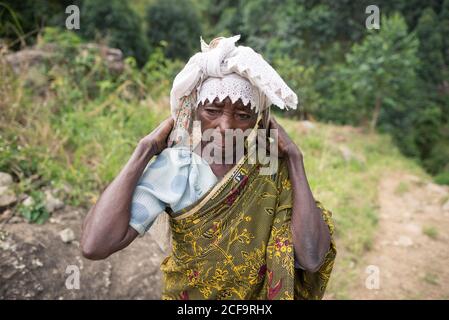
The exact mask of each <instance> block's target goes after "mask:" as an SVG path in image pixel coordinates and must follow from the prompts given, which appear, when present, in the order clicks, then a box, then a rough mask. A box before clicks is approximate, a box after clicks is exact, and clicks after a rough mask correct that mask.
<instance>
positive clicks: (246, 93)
mask: <svg viewBox="0 0 449 320" xmlns="http://www.w3.org/2000/svg"><path fill="white" fill-rule="evenodd" d="M198 89H199V91H198V98H197V104H196V105H197V106H198V105H199V104H200V103H202V104H204V103H205V101H206V99H207V100H208V101H209V102H213V101H214V100H215V98H218V100H219V101H223V100H224V99H225V98H226V97H229V99H230V100H231V102H232V103H235V102H236V101H237V100H239V99H241V100H242V103H243V105H245V106H247V105H248V104H250V105H251V109H256V110H257V109H259V105H260V102H259V101H260V99H259V90H257V88H256V87H254V86H253V85H252V84H251V83H250V82H249V81H248V80H246V79H245V78H243V77H241V76H239V75H238V74H236V73H231V74H227V75H225V76H224V77H223V78H218V77H209V78H207V79H206V80H205V81H204V82H203V83H202V85H201V86H199V88H198Z"/></svg>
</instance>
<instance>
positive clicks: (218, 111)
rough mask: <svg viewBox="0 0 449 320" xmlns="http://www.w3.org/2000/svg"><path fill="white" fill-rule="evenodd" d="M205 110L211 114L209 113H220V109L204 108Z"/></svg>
mask: <svg viewBox="0 0 449 320" xmlns="http://www.w3.org/2000/svg"><path fill="white" fill-rule="evenodd" d="M206 112H207V113H209V114H211V115H217V114H219V113H220V110H216V109H206Z"/></svg>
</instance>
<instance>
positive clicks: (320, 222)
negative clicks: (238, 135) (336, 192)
mask: <svg viewBox="0 0 449 320" xmlns="http://www.w3.org/2000/svg"><path fill="white" fill-rule="evenodd" d="M270 129H278V143H279V152H280V154H281V156H284V157H286V158H287V164H288V171H289V177H290V182H291V184H292V189H293V208H292V223H291V225H292V237H293V239H292V240H293V247H294V251H295V255H296V259H297V260H298V262H299V264H300V266H301V267H303V268H304V269H305V270H307V271H311V272H316V271H318V270H319V268H320V266H321V264H322V263H323V261H324V259H325V256H326V253H327V252H328V251H329V247H330V240H331V237H330V232H329V228H328V226H327V225H326V223H325V222H324V219H323V217H322V214H321V210H320V209H319V208H318V207H317V205H316V202H315V199H314V197H313V194H312V191H311V190H310V186H309V182H308V181H307V177H306V172H305V170H304V163H303V157H302V153H301V151H300V150H299V148H298V147H297V146H296V144H295V143H294V142H293V141H292V140H291V139H290V138H289V137H288V135H287V133H286V132H285V130H284V129H283V128H282V127H281V126H280V125H279V124H278V123H277V122H276V121H275V120H274V119H272V120H271V123H270Z"/></svg>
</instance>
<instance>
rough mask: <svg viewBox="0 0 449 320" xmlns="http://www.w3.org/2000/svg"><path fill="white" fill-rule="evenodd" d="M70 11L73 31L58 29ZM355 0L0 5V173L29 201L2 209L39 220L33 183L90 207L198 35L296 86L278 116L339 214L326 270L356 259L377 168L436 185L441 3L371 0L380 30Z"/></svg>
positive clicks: (448, 26) (447, 75)
mask: <svg viewBox="0 0 449 320" xmlns="http://www.w3.org/2000/svg"><path fill="white" fill-rule="evenodd" d="M71 4H76V5H78V6H79V8H80V11H81V15H80V27H81V28H80V30H73V31H69V30H67V29H66V28H65V19H66V18H67V16H68V14H66V13H65V8H66V7H67V6H68V5H71ZM370 4H372V3H371V1H365V0H361V1H349V0H340V1H331V0H281V1H274V0H247V1H243V0H227V1H218V0H182V1H175V0H131V1H120V0H59V1H57V0H47V1H34V0H22V1H6V0H0V74H1V77H0V154H1V156H0V171H4V172H8V173H10V174H11V175H13V177H14V181H15V182H16V184H15V188H16V190H15V192H16V194H27V195H30V196H31V197H33V199H34V200H35V206H34V208H31V209H30V208H29V207H25V206H23V205H22V204H21V203H20V202H18V203H17V211H18V212H22V214H23V216H25V217H26V218H27V220H29V221H30V222H43V221H45V220H46V218H48V213H46V212H45V209H44V208H43V206H42V205H41V204H42V195H43V191H42V192H40V191H39V190H41V188H43V187H44V186H51V187H52V188H54V190H59V191H60V192H61V194H62V195H61V197H63V198H64V201H65V202H66V203H68V204H71V205H74V206H85V207H88V206H90V205H91V204H93V203H94V202H95V201H96V198H97V197H98V195H99V193H100V191H101V189H103V188H104V187H105V186H106V185H107V184H108V183H109V182H110V181H111V180H112V179H113V178H114V177H115V176H116V174H117V173H118V172H119V170H120V169H121V167H122V166H123V165H124V164H125V163H126V161H127V160H128V158H129V156H130V154H131V153H132V151H133V150H134V148H135V146H136V143H137V142H138V140H139V139H140V138H141V137H143V136H144V135H146V134H148V133H149V132H151V130H152V129H153V128H155V127H156V126H157V125H158V124H159V122H160V121H161V120H162V119H164V118H165V117H167V116H168V115H169V101H168V94H169V90H170V87H171V82H172V81H173V78H174V76H175V75H176V74H177V72H178V71H179V70H180V69H181V68H182V67H183V65H184V64H185V63H186V62H187V59H188V58H189V57H190V56H191V55H193V54H194V53H195V52H197V51H199V50H200V43H199V39H200V36H202V37H203V38H204V39H205V41H206V42H209V41H210V40H212V39H213V38H215V37H217V36H230V35H234V34H241V41H240V42H239V44H241V45H248V46H251V47H253V48H254V49H255V50H256V51H258V52H260V53H261V54H262V55H263V56H264V57H265V59H266V60H268V61H269V62H270V63H271V64H272V65H273V66H274V68H275V69H276V70H278V72H279V73H280V74H281V76H282V77H283V78H284V79H285V80H286V82H287V83H288V85H289V86H291V87H292V88H293V89H294V90H295V91H296V92H297V94H298V97H299V98H300V101H301V107H300V108H299V110H297V111H289V112H288V113H287V114H281V113H279V114H277V116H279V117H282V116H287V117H288V118H290V119H289V120H287V119H284V120H281V123H282V124H283V125H285V127H286V129H287V131H288V132H289V133H290V134H291V136H292V137H294V139H295V140H296V141H297V142H298V144H299V145H300V147H301V149H302V150H303V151H304V153H305V154H306V168H307V170H308V174H309V175H310V180H311V184H312V188H313V189H314V192H316V194H317V197H318V198H319V199H320V200H322V202H323V203H325V204H326V206H328V207H330V208H331V209H332V210H333V211H334V212H337V213H338V214H337V215H336V216H335V220H336V224H337V229H336V230H337V237H338V238H340V241H341V243H342V244H343V246H342V247H343V250H344V251H345V252H346V253H344V255H343V256H344V261H343V262H342V263H343V266H342V267H340V268H345V266H347V265H349V264H350V263H353V262H354V261H357V257H358V256H359V255H360V253H362V252H363V251H364V250H367V249H368V250H369V248H370V246H371V244H372V243H371V242H372V236H373V234H374V231H375V228H374V227H375V225H376V223H377V219H378V218H377V215H376V210H377V209H378V207H377V202H376V194H377V184H378V181H379V177H380V176H381V175H382V173H383V172H385V170H386V168H388V169H395V168H396V169H398V170H399V169H401V170H407V171H412V172H414V173H415V174H417V175H421V176H427V175H430V176H431V177H432V179H434V181H435V182H436V183H439V184H446V185H449V161H448V159H449V120H448V119H449V37H448V36H447V35H448V34H449V0H430V1H417V0H411V1H410V0H409V1H405V0H398V1H394V2H392V1H385V0H378V1H376V5H377V6H378V7H379V8H380V13H381V23H380V29H379V30H375V29H373V30H368V29H366V27H365V19H366V18H367V17H368V14H367V13H365V8H366V7H367V6H368V5H370ZM116 49H120V50H116ZM297 120H306V122H303V123H305V124H307V125H305V126H304V125H302V126H300V127H298V123H299V122H298V121H297ZM310 128H314V129H310ZM341 155H343V156H341ZM345 272H346V271H345ZM342 273H343V271H342ZM348 279H350V278H346V277H341V278H340V279H339V280H338V283H337V284H335V286H338V287H339V288H340V289H339V290H340V292H341V288H343V287H344V282H346V283H347V282H349V280H348Z"/></svg>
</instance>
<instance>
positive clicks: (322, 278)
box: [295, 201, 337, 300]
mask: <svg viewBox="0 0 449 320" xmlns="http://www.w3.org/2000/svg"><path fill="white" fill-rule="evenodd" d="M316 204H317V206H318V208H319V209H320V210H321V213H322V215H323V219H324V221H325V222H326V224H327V226H328V227H329V232H330V235H331V242H330V246H329V250H328V251H327V253H326V255H325V257H324V260H323V262H322V264H321V266H320V269H319V270H318V271H317V272H309V271H305V270H303V269H295V300H296V299H298V300H304V299H307V300H309V299H314V300H318V299H322V298H323V296H324V292H325V290H326V287H327V285H328V282H329V278H330V275H331V273H332V268H333V266H334V262H335V257H336V255H337V247H336V245H335V240H334V223H333V221H332V212H331V211H329V210H327V209H326V208H325V207H324V206H323V205H322V204H321V202H319V201H316Z"/></svg>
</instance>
